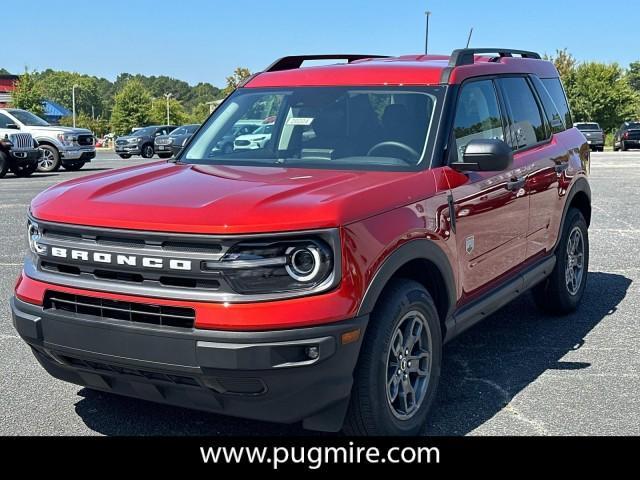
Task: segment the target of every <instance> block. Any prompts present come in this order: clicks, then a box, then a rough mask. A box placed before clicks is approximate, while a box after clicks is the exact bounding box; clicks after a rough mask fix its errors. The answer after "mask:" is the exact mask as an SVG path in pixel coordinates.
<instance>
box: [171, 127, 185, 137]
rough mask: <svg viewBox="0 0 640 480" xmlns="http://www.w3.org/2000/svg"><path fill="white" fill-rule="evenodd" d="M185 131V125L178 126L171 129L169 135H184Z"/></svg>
mask: <svg viewBox="0 0 640 480" xmlns="http://www.w3.org/2000/svg"><path fill="white" fill-rule="evenodd" d="M185 133H187V128H186V127H178V128H176V129H175V130H171V133H170V134H169V135H171V136H172V137H175V136H177V135H184V134H185Z"/></svg>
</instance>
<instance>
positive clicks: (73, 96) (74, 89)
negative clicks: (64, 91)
mask: <svg viewBox="0 0 640 480" xmlns="http://www.w3.org/2000/svg"><path fill="white" fill-rule="evenodd" d="M79 86H80V85H76V84H75V83H74V84H73V87H71V103H72V105H73V128H76V88H78V87H79Z"/></svg>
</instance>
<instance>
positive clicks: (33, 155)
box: [9, 149, 42, 166]
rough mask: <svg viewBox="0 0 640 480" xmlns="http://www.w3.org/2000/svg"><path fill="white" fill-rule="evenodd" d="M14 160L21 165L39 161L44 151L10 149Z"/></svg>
mask: <svg viewBox="0 0 640 480" xmlns="http://www.w3.org/2000/svg"><path fill="white" fill-rule="evenodd" d="M9 154H10V155H11V158H12V159H13V162H14V163H15V164H16V165H19V166H25V165H30V164H33V163H37V162H38V160H40V156H41V155H42V153H41V152H40V150H37V149H34V150H9Z"/></svg>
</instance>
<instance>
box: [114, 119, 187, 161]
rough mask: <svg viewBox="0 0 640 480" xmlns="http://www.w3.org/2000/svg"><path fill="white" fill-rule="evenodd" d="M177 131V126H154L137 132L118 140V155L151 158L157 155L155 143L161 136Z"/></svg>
mask: <svg viewBox="0 0 640 480" xmlns="http://www.w3.org/2000/svg"><path fill="white" fill-rule="evenodd" d="M175 129H176V126H175V125H152V126H150V127H144V128H140V129H138V130H136V131H135V132H133V133H130V134H129V135H125V136H123V137H118V138H116V153H117V154H118V155H120V157H121V158H131V156H132V155H141V156H142V157H144V158H151V157H153V155H154V154H155V153H156V151H155V148H154V144H153V141H154V140H155V139H156V137H159V136H160V135H167V134H169V132H171V131H173V130H175Z"/></svg>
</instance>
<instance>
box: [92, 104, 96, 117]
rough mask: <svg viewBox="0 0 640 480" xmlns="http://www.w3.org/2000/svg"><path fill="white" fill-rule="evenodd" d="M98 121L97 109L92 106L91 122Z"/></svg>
mask: <svg viewBox="0 0 640 480" xmlns="http://www.w3.org/2000/svg"><path fill="white" fill-rule="evenodd" d="M95 119H96V109H95V108H94V106H93V105H91V120H95Z"/></svg>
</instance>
